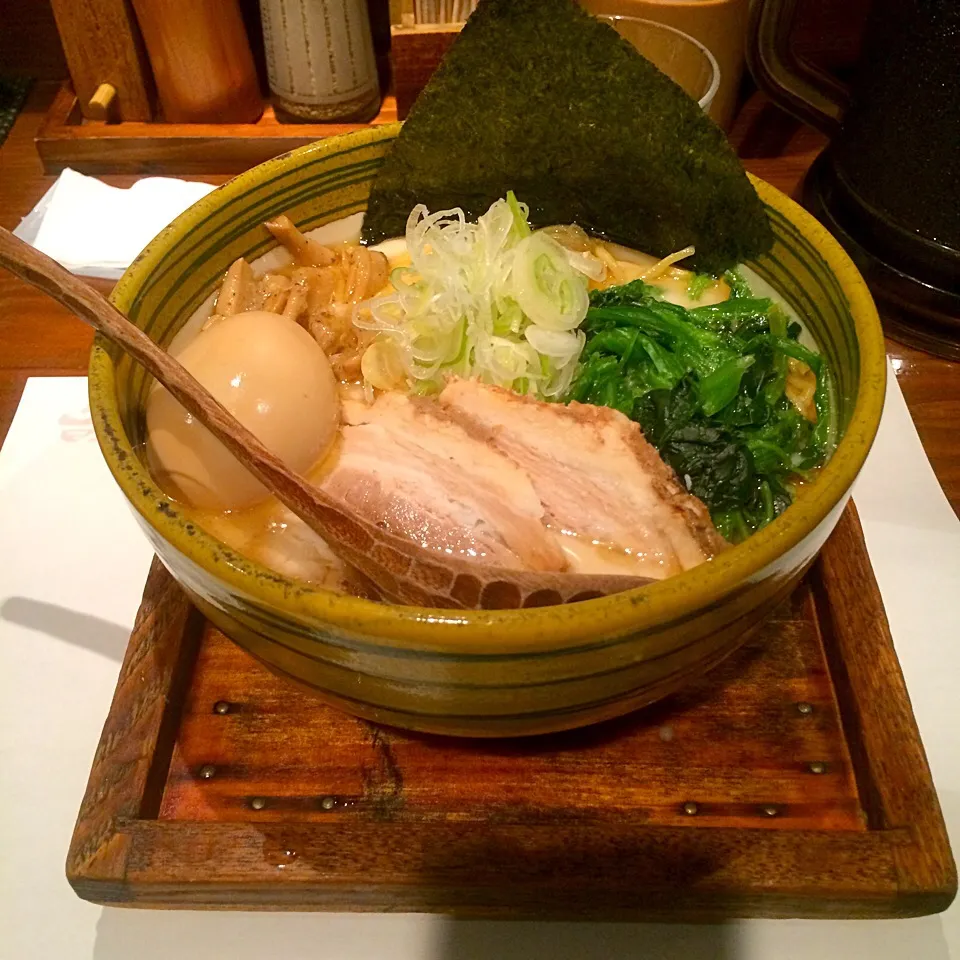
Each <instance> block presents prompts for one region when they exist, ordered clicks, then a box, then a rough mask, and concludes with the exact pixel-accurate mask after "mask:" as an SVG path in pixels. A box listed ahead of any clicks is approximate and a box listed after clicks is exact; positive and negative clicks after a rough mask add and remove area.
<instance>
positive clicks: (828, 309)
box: [90, 125, 885, 736]
mask: <svg viewBox="0 0 960 960" xmlns="http://www.w3.org/2000/svg"><path fill="white" fill-rule="evenodd" d="M398 129H399V127H398V126H396V125H392V126H384V127H377V128H372V129H369V130H365V131H362V132H359V133H353V134H349V135H347V136H343V137H336V138H331V139H328V140H323V141H320V142H318V143H315V144H312V145H311V146H308V147H304V148H302V149H300V150H296V151H294V152H293V153H290V154H287V155H285V156H282V157H278V158H276V159H275V160H271V161H269V162H267V163H264V164H262V165H261V166H259V167H256V168H255V169H253V170H250V171H249V172H247V173H245V174H243V175H241V176H239V177H237V178H236V179H235V180H233V181H231V182H230V183H228V184H226V185H225V186H223V187H221V188H219V189H218V190H215V191H214V192H212V193H211V194H209V195H208V196H207V197H205V198H204V199H203V200H201V201H200V202H199V203H197V204H196V205H194V206H193V207H191V208H190V209H189V210H188V211H187V212H186V213H184V214H183V215H182V216H181V217H179V218H178V219H177V220H176V221H175V222H174V223H173V224H172V225H171V226H170V227H168V228H167V229H166V230H164V232H163V233H161V234H160V235H159V236H158V237H157V238H156V239H155V240H154V241H153V242H152V243H151V244H150V245H149V247H147V249H146V250H145V251H144V252H143V253H142V254H141V256H140V257H139V258H138V259H137V261H136V262H135V263H134V264H133V265H132V266H131V267H130V269H129V270H128V271H127V273H126V274H125V275H124V277H123V279H122V280H121V281H120V283H119V284H118V286H117V288H116V290H115V292H114V294H113V300H114V302H115V303H116V304H117V306H118V307H119V308H120V309H121V310H122V311H123V312H124V313H126V314H127V315H128V316H129V317H130V319H131V320H132V321H133V322H134V323H136V324H137V325H138V326H139V327H141V328H142V329H144V330H146V331H147V332H148V333H149V334H150V335H151V336H152V337H154V338H155V339H156V340H157V341H159V342H160V343H161V344H168V343H169V342H170V340H171V339H172V337H173V336H174V334H175V333H176V332H177V330H178V329H179V328H180V327H181V326H182V325H183V323H184V322H185V321H186V320H187V318H189V317H190V315H191V314H192V313H193V312H194V311H195V310H196V309H197V307H198V306H199V305H200V304H202V303H203V301H204V300H205V299H206V298H207V297H208V296H209V295H210V293H211V292H212V291H213V290H214V288H215V287H216V285H217V283H218V282H219V280H220V278H221V277H222V275H223V273H224V271H225V270H226V269H227V267H228V266H229V265H230V263H231V262H232V261H233V260H235V259H236V258H237V257H240V256H243V257H247V258H248V259H252V258H255V257H257V256H259V255H261V254H262V253H264V252H265V251H266V250H267V249H268V248H269V247H270V246H271V245H272V243H273V241H272V239H271V238H270V236H269V235H268V233H267V231H266V230H265V229H264V228H263V226H262V223H263V221H264V220H266V219H268V218H270V217H272V216H274V215H276V214H279V213H283V212H286V213H289V214H290V216H291V217H292V218H293V220H294V221H296V222H297V223H298V224H299V225H300V227H301V228H304V229H310V228H312V227H316V226H319V225H321V224H324V223H327V222H328V221H331V220H336V219H340V218H342V217H345V216H347V215H349V214H352V213H356V212H358V211H362V210H363V209H364V206H365V203H366V198H367V194H368V191H369V188H370V183H371V180H372V178H373V177H374V175H375V174H376V172H377V168H378V167H379V165H380V161H381V159H382V157H383V155H384V153H385V152H386V151H387V150H388V149H389V148H390V144H391V142H392V140H393V139H394V137H396V135H397V131H398ZM754 182H755V184H756V187H757V190H758V191H759V193H760V196H761V197H762V199H763V201H764V202H765V203H766V205H767V208H768V210H769V213H770V217H771V220H772V222H773V228H774V232H775V234H776V245H775V247H774V249H773V251H772V252H771V253H770V254H769V255H768V256H766V257H764V258H763V259H762V260H760V261H758V262H756V263H753V264H751V265H750V266H751V267H753V268H754V269H755V270H756V271H757V273H759V274H760V275H761V276H762V277H763V278H764V279H765V280H767V281H768V282H769V283H771V284H772V285H773V286H774V287H775V288H776V289H777V290H778V291H779V292H780V293H781V294H782V295H783V297H784V298H785V299H786V300H787V301H788V302H789V303H790V304H791V305H792V306H793V308H794V309H795V310H796V311H797V313H798V314H799V315H800V316H802V318H803V319H804V321H805V323H806V325H807V327H808V329H809V330H810V332H811V333H812V334H813V335H814V337H815V338H816V339H817V341H818V343H819V344H820V346H821V349H822V350H823V351H824V352H825V353H826V355H827V357H828V359H829V362H830V364H831V367H832V369H833V371H834V372H835V375H836V384H837V408H838V411H839V425H840V430H841V433H842V440H841V441H840V444H839V446H838V448H837V451H836V453H835V454H834V457H833V459H832V460H831V462H830V463H829V465H828V466H827V467H826V468H824V469H823V470H822V471H821V473H820V475H819V477H818V478H817V479H816V481H815V482H814V483H813V484H811V485H810V487H809V488H807V489H806V490H805V495H804V497H803V498H802V500H801V501H800V502H798V503H796V504H795V505H794V506H792V507H791V508H790V509H789V510H787V511H786V512H785V513H784V514H783V516H781V517H780V518H779V519H777V520H776V521H775V522H774V523H772V524H771V525H770V526H768V527H767V528H766V529H765V530H763V531H761V532H760V533H758V534H756V535H755V536H753V537H752V538H751V539H750V540H748V541H747V542H746V543H744V544H741V545H740V546H738V547H736V548H734V549H732V550H729V551H727V552H725V553H724V554H723V555H722V556H719V557H717V558H716V559H714V560H713V561H712V562H710V563H706V564H703V565H701V566H699V567H697V568H696V569H694V570H692V571H690V572H688V573H685V574H682V575H680V576H677V577H673V578H671V579H669V580H666V581H663V582H660V583H656V584H652V585H649V586H647V587H643V588H641V589H639V590H634V591H631V592H628V593H623V594H620V595H618V596H613V597H607V598H604V599H601V600H591V601H588V602H585V603H578V604H572V605H569V606H563V607H541V608H534V609H529V610H519V611H469V612H460V611H450V610H431V609H423V608H417V607H399V606H389V605H385V604H376V603H371V602H368V601H364V600H358V599H354V598H351V597H344V596H339V595H336V594H333V593H330V592H328V591H324V590H318V589H314V588H311V587H310V586H308V585H306V584H303V583H299V582H297V581H294V580H289V579H287V578H286V577H283V576H280V575H278V574H277V573H274V572H273V571H271V570H268V569H266V568H265V567H262V566H260V565H258V564H257V563H254V562H253V561H251V560H249V559H248V558H246V557H243V556H241V555H239V554H238V553H237V552H236V551H234V550H232V549H230V548H229V547H228V546H226V545H225V544H223V543H222V542H220V541H218V540H216V539H215V538H214V537H212V536H210V535H209V534H208V533H206V532H205V531H204V530H203V529H201V528H200V527H199V526H198V524H197V523H196V522H195V520H194V519H193V518H192V517H191V515H190V513H189V511H188V510H186V509H184V508H183V507H182V506H181V505H180V504H177V503H175V502H173V501H171V500H170V499H169V498H167V497H166V496H165V495H164V494H163V492H162V491H161V490H160V489H159V488H158V487H157V485H156V484H155V483H154V481H153V478H152V477H151V476H150V474H149V473H148V472H147V470H146V468H145V466H144V464H143V461H142V458H141V454H140V451H141V449H142V443H143V440H144V418H143V409H144V401H145V397H146V392H147V387H148V381H147V378H146V377H145V375H144V373H143V371H142V370H140V369H139V368H137V367H136V366H134V365H133V364H131V362H130V361H129V360H128V359H127V358H126V357H124V356H121V354H120V353H119V352H118V351H117V350H116V349H115V348H114V347H112V346H110V345H109V344H107V343H105V342H103V341H102V340H98V341H97V342H96V344H95V345H94V348H93V354H92V357H91V361H90V406H91V410H92V412H93V418H94V424H95V426H96V430H97V436H98V439H99V441H100V446H101V448H102V450H103V454H104V457H105V458H106V460H107V463H108V464H109V466H110V469H111V470H112V471H113V475H114V476H115V477H116V479H117V482H118V483H119V484H120V486H121V488H122V489H123V491H124V493H125V494H126V496H127V497H128V498H129V500H130V502H131V504H132V505H133V507H134V508H135V510H136V512H137V513H138V514H139V517H140V519H141V521H142V524H143V527H144V529H145V531H146V533H147V536H148V537H149V538H150V540H151V542H152V543H153V545H154V547H155V548H156V551H157V553H158V554H159V556H160V557H161V559H162V560H163V562H164V563H165V564H166V565H167V567H168V568H169V569H170V571H171V572H172V573H173V575H174V576H175V577H176V578H177V580H178V581H179V582H180V583H181V584H182V585H183V586H184V588H185V589H186V590H187V591H188V592H189V594H190V595H191V596H192V597H193V599H194V600H195V601H196V603H197V605H198V606H199V607H200V609H201V610H202V611H203V612H204V613H205V614H206V615H207V616H208V617H209V618H210V619H211V620H212V621H213V622H214V623H215V624H216V625H217V626H218V627H220V628H221V629H222V630H223V631H224V632H225V633H226V634H228V635H229V636H231V637H232V638H233V639H234V640H235V641H236V642H237V643H239V644H241V645H242V646H243V647H245V648H246V649H247V650H249V651H250V652H251V653H252V654H254V655H255V656H257V657H259V658H260V659H261V660H263V661H265V662H266V663H268V664H270V665H271V666H273V667H275V668H276V669H278V670H279V671H281V672H283V673H286V674H288V675H289V676H291V677H294V678H296V679H297V680H299V681H302V682H304V683H306V684H309V685H310V686H312V687H313V688H315V689H316V690H317V692H318V695H319V696H321V697H322V698H323V699H325V700H327V701H329V702H330V703H333V704H335V705H337V706H338V707H341V708H342V709H344V710H346V711H349V712H352V713H355V714H358V715H360V716H363V717H367V718H369V719H372V720H376V721H380V722H383V723H388V724H393V725H396V726H400V727H407V728H412V729H416V730H425V731H434V732H439V733H447V734H458V735H468V736H514V735H520V734H529V733H540V732H546V731H552V730H561V729H565V728H570V727H576V726H581V725H584V724H588V723H593V722H596V721H598V720H602V719H605V718H608V717H613V716H616V715H618V714H622V713H626V712H627V711H630V710H633V709H635V708H637V707H640V706H643V705H644V704H648V703H651V702H652V701H654V700H657V699H659V698H660V697H663V696H664V695H666V694H667V693H670V692H672V691H673V690H675V689H677V688H678V687H680V686H682V685H683V684H684V683H686V682H687V681H688V680H690V679H691V678H693V677H695V676H697V675H699V674H701V673H702V672H703V671H704V670H706V669H708V668H709V667H710V666H712V665H713V664H714V663H716V662H717V661H719V660H720V659H721V658H723V657H724V656H726V655H727V654H729V653H730V652H731V651H732V650H734V649H735V648H736V647H737V646H738V645H739V644H740V643H741V642H742V641H743V639H744V638H745V635H746V633H747V632H748V631H749V630H750V628H751V627H752V626H754V625H755V624H756V623H757V622H758V621H759V620H760V619H761V618H762V617H763V616H764V615H765V614H766V613H767V612H768V611H770V610H771V609H772V608H773V607H774V606H775V605H776V604H777V603H778V602H779V601H780V599H781V598H783V597H784V596H785V595H786V594H787V593H788V592H789V591H790V590H791V589H792V587H793V586H794V584H795V583H796V581H797V580H798V578H799V577H800V576H801V574H802V573H803V572H804V570H805V569H806V568H807V566H808V565H809V564H810V563H811V561H812V560H813V558H814V556H815V554H816V552H817V550H818V549H819V548H820V546H821V545H822V544H823V542H824V540H825V539H826V537H827V536H828V535H829V533H830V531H831V530H832V529H833V526H834V524H835V523H836V521H837V519H838V517H839V514H840V511H841V509H842V508H843V505H844V503H845V502H846V500H847V498H848V496H849V493H850V486H851V484H852V483H853V480H854V478H855V477H856V475H857V472H858V471H859V470H860V467H861V465H862V464H863V461H864V458H865V457H866V455H867V452H868V450H869V448H870V444H871V442H872V441H873V437H874V435H875V433H876V430H877V425H878V423H879V420H880V411H881V406H882V403H883V395H884V378H885V363H884V344H883V336H882V334H881V330H880V324H879V321H878V318H877V314H876V310H875V308H874V305H873V302H872V300H871V299H870V295H869V293H868V291H867V288H866V286H865V284H864V282H863V280H862V279H861V277H860V276H859V274H858V273H857V271H856V269H855V267H854V266H853V264H852V263H851V262H850V260H849V259H848V258H847V256H846V254H845V253H844V252H843V251H842V250H841V249H840V247H839V246H838V245H837V243H836V242H835V241H834V240H833V239H832V238H831V237H830V236H829V235H828V234H827V232H826V231H825V230H824V229H823V227H821V226H820V225H819V224H818V223H817V222H816V221H815V220H813V219H812V218H811V217H810V216H809V215H808V214H807V213H805V212H804V211H803V210H802V209H801V208H800V207H798V206H797V205H796V204H794V203H793V202H792V201H791V200H789V199H788V198H787V197H785V196H783V194H781V193H779V192H778V191H777V190H775V189H773V188H772V187H771V186H769V185H768V184H766V183H764V182H762V181H754ZM507 186H509V184H505V187H507Z"/></svg>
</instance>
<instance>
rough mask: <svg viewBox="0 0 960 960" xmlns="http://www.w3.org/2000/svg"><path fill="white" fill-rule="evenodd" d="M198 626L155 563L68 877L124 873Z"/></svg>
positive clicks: (164, 751)
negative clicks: (129, 832) (131, 826)
mask: <svg viewBox="0 0 960 960" xmlns="http://www.w3.org/2000/svg"><path fill="white" fill-rule="evenodd" d="M199 623H200V616H199V614H198V613H197V612H196V610H194V608H193V607H192V606H191V604H190V603H189V601H188V600H187V598H186V596H185V595H184V593H183V591H182V590H181V589H180V588H179V587H178V586H177V584H176V583H175V582H174V581H173V580H172V579H171V578H170V576H169V574H167V572H166V571H165V569H164V568H163V567H162V566H161V564H160V562H159V560H154V562H153V565H152V567H151V569H150V575H149V577H148V578H147V584H146V587H145V589H144V594H143V603H142V605H141V607H140V611H139V613H138V614H137V621H136V623H135V625H134V628H133V633H132V635H131V637H130V644H129V646H128V647H127V652H126V655H125V657H124V660H123V665H122V666H121V668H120V676H119V678H118V679H117V689H116V692H115V694H114V699H113V703H112V704H111V708H110V713H109V714H108V716H107V721H106V723H105V724H104V727H103V733H102V734H101V735H100V743H99V746H98V747H97V752H96V755H95V756H94V758H93V768H92V770H91V771H90V779H89V781H88V783H87V790H86V793H85V794H84V798H83V803H82V804H81V806H80V812H79V814H78V816H77V827H76V830H75V831H74V835H73V839H72V841H71V844H70V851H69V853H68V855H67V875H68V877H69V876H83V877H86V878H89V879H93V880H105V881H107V882H109V881H110V880H111V878H113V877H115V876H117V874H118V873H122V872H124V871H125V870H126V856H127V842H126V836H125V834H124V833H123V832H122V827H123V825H124V824H125V823H126V822H127V821H129V820H132V819H135V818H136V817H140V816H151V815H152V814H154V813H155V812H156V807H157V805H158V800H159V790H160V789H161V787H162V779H163V777H164V776H165V774H166V765H167V764H168V763H169V757H170V751H171V750H172V746H173V736H174V735H175V733H176V723H177V717H178V715H179V707H180V703H181V697H182V693H183V692H184V691H185V688H186V684H187V683H188V682H189V676H190V674H189V670H190V666H191V665H192V662H193V654H194V652H195V651H194V650H193V649H192V647H193V644H195V642H196V637H197V628H198V627H199ZM158 776H159V777H160V780H159V781H158V780H157V777H158Z"/></svg>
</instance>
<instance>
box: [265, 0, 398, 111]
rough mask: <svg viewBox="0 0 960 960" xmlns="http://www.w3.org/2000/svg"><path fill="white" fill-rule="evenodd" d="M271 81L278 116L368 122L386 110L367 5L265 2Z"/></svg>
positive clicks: (353, 1)
mask: <svg viewBox="0 0 960 960" xmlns="http://www.w3.org/2000/svg"><path fill="white" fill-rule="evenodd" d="M260 16H261V19H262V21H263V39H264V48H265V52H266V59H267V77H268V79H269V82H270V90H271V92H272V94H273V99H274V104H275V106H276V107H277V109H278V110H280V111H282V112H284V113H286V114H289V115H291V116H293V117H296V118H298V119H302V120H313V121H330V120H356V121H358V122H359V121H364V120H369V119H370V118H371V117H373V116H374V115H375V114H376V112H377V110H378V109H379V106H380V84H379V82H378V79H377V62H376V57H375V55H374V49H373V40H372V36H371V30H370V18H369V14H368V11H367V3H366V0H260Z"/></svg>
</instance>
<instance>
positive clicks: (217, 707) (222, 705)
mask: <svg viewBox="0 0 960 960" xmlns="http://www.w3.org/2000/svg"><path fill="white" fill-rule="evenodd" d="M213 712H214V713H219V714H220V716H221V717H222V716H223V715H224V714H226V713H229V712H230V704H229V703H227V701H226V700H218V701H217V702H216V703H215V704H214V705H213Z"/></svg>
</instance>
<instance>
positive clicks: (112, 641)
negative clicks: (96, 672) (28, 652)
mask: <svg viewBox="0 0 960 960" xmlns="http://www.w3.org/2000/svg"><path fill="white" fill-rule="evenodd" d="M0 620H7V621H9V622H10V623H16V624H18V625H19V626H21V627H27V628H28V629H30V630H36V631H37V632H39V633H43V634H46V635H47V636H48V637H53V638H54V639H56V640H62V641H63V642H64V643H70V644H73V645H74V646H77V647H83V648H85V649H87V650H90V651H92V652H93V653H98V654H100V655H101V656H103V657H108V658H109V659H111V660H116V661H117V663H120V662H121V661H122V660H123V653H124V651H125V650H126V648H127V643H128V641H129V640H130V628H129V627H123V626H120V625H119V624H116V623H110V621H108V620H103V619H102V618H100V617H96V616H93V615H92V614H89V613H81V612H79V611H78V610H70V609H69V608H67V607H62V606H60V605H59V604H56V603H47V602H46V601H43V600H33V599H31V598H30V597H10V598H9V599H7V600H5V601H4V603H3V604H2V605H0Z"/></svg>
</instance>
